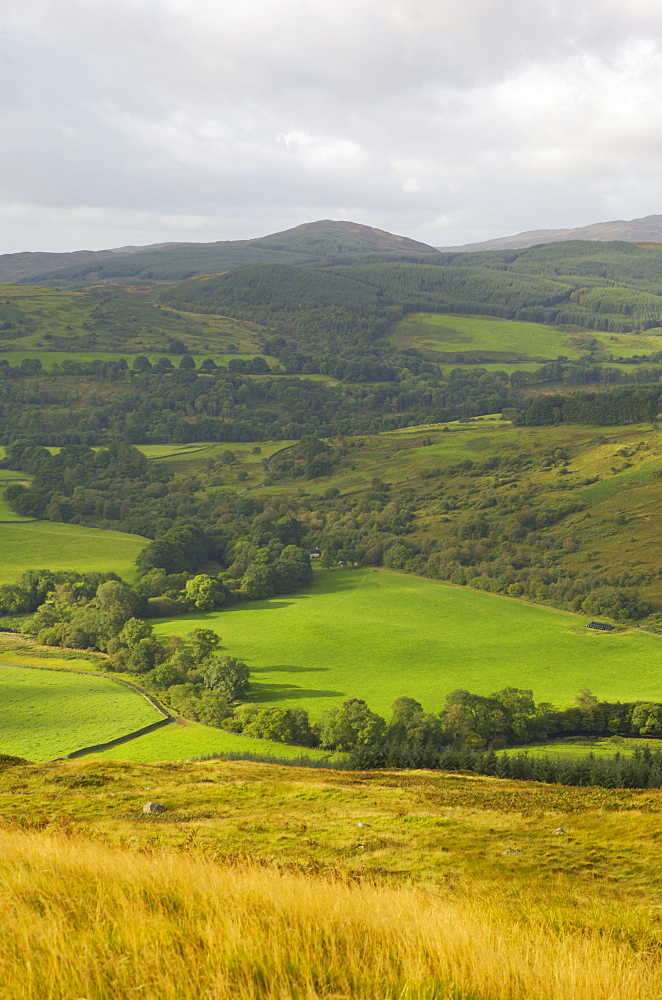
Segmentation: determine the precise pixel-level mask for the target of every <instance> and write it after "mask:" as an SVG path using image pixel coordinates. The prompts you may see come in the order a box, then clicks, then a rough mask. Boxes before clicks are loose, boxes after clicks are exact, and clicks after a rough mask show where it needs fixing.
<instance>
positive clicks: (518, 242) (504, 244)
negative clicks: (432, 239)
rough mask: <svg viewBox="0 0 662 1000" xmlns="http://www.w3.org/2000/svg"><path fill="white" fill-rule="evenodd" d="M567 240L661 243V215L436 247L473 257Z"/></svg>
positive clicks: (443, 251) (444, 251) (536, 230)
mask: <svg viewBox="0 0 662 1000" xmlns="http://www.w3.org/2000/svg"><path fill="white" fill-rule="evenodd" d="M566 240H590V241H591V242H596V241H601V242H608V241H611V240H621V241H623V242H625V243H662V215H646V216H644V217H643V218H642V219H630V220H629V221H624V220H622V219H617V220H615V221H614V222H596V223H594V224H593V225H591V226H580V227H579V228H577V229H531V230H529V231H528V232H526V233H518V234H517V235H516V236H501V237H499V238H498V239H496V240H485V241H484V242H483V243H467V244H465V245H464V246H458V247H437V249H438V250H440V251H441V252H442V253H448V252H450V251H460V252H464V253H474V252H476V251H477V250H520V249H523V248H524V247H533V246H538V245H539V244H541V243H563V242H565V241H566Z"/></svg>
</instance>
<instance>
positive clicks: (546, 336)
mask: <svg viewBox="0 0 662 1000" xmlns="http://www.w3.org/2000/svg"><path fill="white" fill-rule="evenodd" d="M586 336H589V337H590V338H594V339H595V340H598V341H599V342H600V344H601V345H602V349H603V350H604V351H606V352H608V353H609V354H612V355H613V356H614V357H615V358H618V357H624V358H625V357H632V356H633V355H635V354H649V353H652V352H654V351H659V350H660V348H661V347H662V341H661V340H660V338H659V337H656V336H654V335H651V334H627V333H619V334H610V333H599V332H594V331H591V332H590V334H587V332H586V331H583V332H577V333H569V332H568V331H565V330H562V329H560V328H559V327H554V326H548V325H546V324H544V323H526V322H522V321H518V320H509V319H495V318H494V317H492V316H456V315H443V314H439V313H410V314H409V315H408V316H405V318H404V319H402V320H400V321H399V322H398V323H396V324H395V326H394V327H393V328H392V329H391V331H390V332H389V334H388V342H389V343H391V344H394V345H396V346H399V347H408V348H415V349H416V350H418V351H424V352H426V353H427V354H428V355H429V356H430V357H435V356H439V357H440V360H442V358H443V355H444V354H448V353H466V354H472V353H473V352H478V353H481V352H482V353H484V354H485V361H490V360H494V361H500V360H503V361H527V359H532V358H533V359H541V360H550V361H554V360H556V358H557V357H559V356H563V357H566V358H568V359H569V360H571V359H574V358H578V357H580V356H581V355H582V354H585V353H586V352H585V351H584V350H583V349H582V348H581V346H580V341H577V340H576V339H574V338H577V337H579V338H582V337H586ZM493 354H501V355H503V359H500V358H491V357H489V356H490V355H493ZM497 367H498V366H497Z"/></svg>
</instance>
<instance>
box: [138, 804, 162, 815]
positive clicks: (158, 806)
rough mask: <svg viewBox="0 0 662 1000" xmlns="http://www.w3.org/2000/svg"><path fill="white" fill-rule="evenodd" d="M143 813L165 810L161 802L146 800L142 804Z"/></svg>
mask: <svg viewBox="0 0 662 1000" xmlns="http://www.w3.org/2000/svg"><path fill="white" fill-rule="evenodd" d="M143 812H144V813H162V812H165V806H164V805H163V803H162V802H146V803H145V805H144V806H143Z"/></svg>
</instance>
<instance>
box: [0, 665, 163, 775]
mask: <svg viewBox="0 0 662 1000" xmlns="http://www.w3.org/2000/svg"><path fill="white" fill-rule="evenodd" d="M0 700H1V702H2V713H1V714H0V753H2V754H13V755H16V756H19V757H26V758H27V759H28V760H35V761H43V760H51V759H53V758H55V757H60V756H64V755H66V754H69V753H72V752H73V751H74V750H79V749H81V748H82V747H85V746H92V745H94V744H96V743H101V742H105V741H106V740H112V739H116V738H117V737H119V736H123V735H125V734H126V733H130V732H132V731H133V730H135V729H140V728H141V727H142V726H147V725H149V724H150V723H151V722H157V721H158V720H159V718H161V716H160V715H159V713H158V712H157V711H156V709H155V708H153V707H152V706H151V705H150V704H149V703H148V702H147V701H146V700H145V699H144V698H143V697H141V696H140V695H139V694H137V693H135V692H134V691H131V690H130V689H129V688H126V687H124V686H123V685H120V684H116V683H114V682H113V681H112V680H110V679H109V678H104V677H94V676H85V675H83V674H77V673H73V672H72V671H71V670H69V671H66V670H48V669H34V668H30V667H26V666H14V665H12V664H11V663H7V662H1V663H0Z"/></svg>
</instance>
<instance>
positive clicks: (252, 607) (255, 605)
mask: <svg viewBox="0 0 662 1000" xmlns="http://www.w3.org/2000/svg"><path fill="white" fill-rule="evenodd" d="M304 600H306V598H305V597H297V601H304ZM290 604H294V601H274V600H268V601H246V602H243V601H242V602H241V603H240V604H233V605H232V606H231V607H229V608H228V611H232V612H233V613H234V612H235V611H280V609H281V608H289V606H290Z"/></svg>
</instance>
